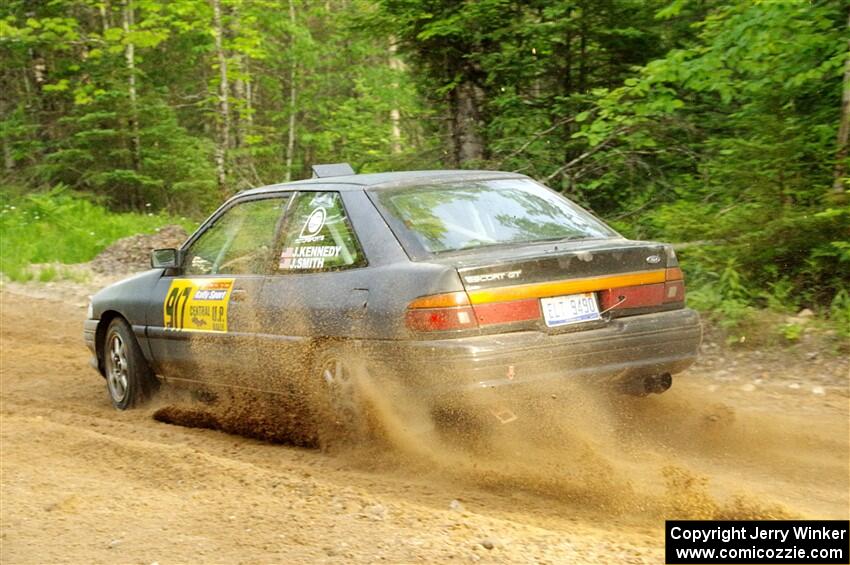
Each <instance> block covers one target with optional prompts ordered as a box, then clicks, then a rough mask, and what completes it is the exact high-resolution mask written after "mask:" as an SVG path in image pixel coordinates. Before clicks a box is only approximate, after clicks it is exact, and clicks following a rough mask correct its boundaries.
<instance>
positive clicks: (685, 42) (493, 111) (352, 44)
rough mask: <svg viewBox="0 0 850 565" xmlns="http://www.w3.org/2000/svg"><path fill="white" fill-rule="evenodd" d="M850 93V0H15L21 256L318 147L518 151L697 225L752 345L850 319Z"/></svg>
mask: <svg viewBox="0 0 850 565" xmlns="http://www.w3.org/2000/svg"><path fill="white" fill-rule="evenodd" d="M848 114H850V9H848V7H847V4H846V3H845V2H844V1H842V0H811V1H810V0H773V1H757V0H740V1H735V0H547V1H542V0H512V1H511V0H477V1H472V0H465V1H450V0H326V1H324V2H322V1H304V0H11V1H8V0H7V1H6V2H3V3H2V5H0V153H2V155H0V161H2V162H1V163H0V230H2V232H0V235H2V239H1V240H0V245H2V248H0V271H2V273H3V275H4V276H5V277H6V278H7V279H12V280H25V279H28V278H32V277H33V276H38V275H33V271H32V270H31V269H29V264H31V263H44V262H59V263H72V262H78V261H86V260H88V259H91V258H92V257H93V256H94V255H95V254H96V253H97V252H99V251H100V250H101V249H103V248H104V247H105V246H107V245H108V244H109V243H111V242H112V241H114V240H115V239H117V238H119V237H122V236H125V235H130V234H133V233H137V232H144V231H148V232H149V231H152V230H154V229H156V228H157V227H159V226H161V225H164V224H166V223H174V222H178V223H182V224H183V225H185V226H186V227H188V228H191V227H192V226H193V225H196V224H197V222H198V221H199V220H201V219H202V218H203V217H204V215H205V214H207V213H209V212H210V211H211V210H212V209H214V208H215V207H216V206H217V204H218V203H220V202H221V201H222V199H223V198H225V197H226V196H229V195H231V194H233V193H235V192H237V191H239V190H243V189H245V188H249V187H252V186H260V185H264V184H272V183H278V182H284V181H287V180H295V179H299V178H305V177H308V176H309V175H310V165H312V164H315V163H329V162H330V163H332V162H341V161H347V162H349V163H351V164H352V166H353V167H354V168H355V169H356V170H357V171H358V172H375V171H389V170H404V169H431V168H485V169H500V170H508V171H519V172H522V173H524V174H527V175H530V176H532V177H534V178H536V179H538V180H540V181H542V182H544V183H546V184H548V185H549V186H551V187H552V188H554V189H556V190H559V191H561V192H562V193H564V194H565V195H566V196H568V197H569V198H571V199H573V200H575V201H576V202H578V203H580V204H582V205H583V206H585V207H587V208H589V209H590V210H592V211H593V212H595V213H596V214H598V215H599V216H601V217H603V218H604V219H606V220H607V221H608V222H609V223H611V224H612V225H613V226H614V227H615V228H617V229H618V230H619V231H620V232H621V233H623V234H624V235H626V236H627V237H631V238H643V239H658V240H663V241H671V242H674V243H676V244H677V248H678V250H679V255H680V257H681V259H682V262H683V264H684V266H685V270H686V273H687V276H688V281H689V291H690V292H689V302H690V304H691V305H693V306H695V307H697V308H699V309H700V310H702V311H704V312H706V313H708V316H709V318H711V319H714V320H715V321H718V322H719V323H720V325H721V326H722V327H724V328H725V330H726V332H727V334H728V335H727V339H729V341H730V342H737V341H740V340H741V338H742V337H744V336H745V335H747V334H752V333H754V328H756V327H758V326H760V325H763V324H765V323H767V322H765V320H769V325H770V327H771V330H770V331H768V332H761V333H762V334H764V335H768V336H773V337H775V338H776V339H780V340H786V341H794V340H797V339H799V338H800V336H801V335H802V332H803V329H804V328H803V325H802V323H798V322H799V320H798V318H794V317H793V315H794V314H795V313H798V312H799V311H800V310H801V309H803V308H807V309H810V310H812V311H813V312H814V313H815V314H816V319H818V320H821V321H822V323H823V324H826V326H825V327H828V328H831V329H829V330H828V331H829V332H832V333H837V334H838V335H840V336H843V337H850V290H848V289H850V192H848V188H850V155H848V119H850V118H849V117H848ZM51 272H52V273H53V274H50V275H48V277H47V278H49V277H51V276H54V275H55V273H56V271H55V270H54V271H51ZM43 273H44V271H42V276H41V278H42V279H44V278H45V277H44V276H43ZM765 316H767V318H766V317H765ZM789 316H791V317H790V318H789Z"/></svg>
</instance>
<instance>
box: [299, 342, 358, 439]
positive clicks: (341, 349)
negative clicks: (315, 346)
mask: <svg viewBox="0 0 850 565" xmlns="http://www.w3.org/2000/svg"><path fill="white" fill-rule="evenodd" d="M364 378H367V374H366V368H365V364H363V363H361V362H359V361H358V360H357V358H356V356H355V355H354V354H353V352H352V351H351V350H350V349H349V348H348V347H345V346H344V345H342V344H333V345H329V346H326V347H325V348H323V349H322V351H321V352H320V353H319V354H318V355H317V356H316V359H315V361H314V363H313V368H312V370H311V372H310V379H311V383H310V389H311V391H312V393H313V394H312V396H313V398H312V399H311V404H312V412H313V413H314V419H315V422H316V432H317V436H318V441H319V446H320V447H321V448H322V449H325V450H326V449H328V448H330V447H332V446H336V445H339V444H352V443H357V442H360V441H363V440H365V439H367V438H368V437H369V436H370V426H369V423H368V414H367V410H366V408H367V403H366V402H365V399H364V398H363V394H362V389H361V384H362V381H363V379H364Z"/></svg>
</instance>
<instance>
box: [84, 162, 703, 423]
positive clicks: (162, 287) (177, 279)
mask: <svg viewBox="0 0 850 565" xmlns="http://www.w3.org/2000/svg"><path fill="white" fill-rule="evenodd" d="M152 264H153V265H154V268H153V269H152V270H150V271H147V272H145V273H142V274H139V275H137V276H135V277H133V278H130V279H128V280H125V281H122V282H120V283H117V284H115V285H113V286H110V287H108V288H106V289H104V290H102V291H101V292H100V293H98V294H97V295H95V296H94V297H93V300H92V305H91V308H90V311H89V319H88V320H87V321H86V322H85V332H84V333H85V340H86V343H87V344H88V347H89V348H90V349H91V350H92V352H93V354H94V355H93V365H94V366H95V367H97V369H98V370H99V371H100V372H101V374H103V375H104V376H105V377H107V384H108V389H109V391H110V394H111V397H112V401H113V403H114V404H115V405H116V406H117V407H119V408H124V407H127V406H129V405H132V404H133V403H135V402H136V400H137V397H142V396H144V394H145V392H146V390H147V388H148V384H149V383H148V384H145V383H147V382H148V381H151V382H153V381H152V379H153V376H156V377H159V378H160V379H165V380H174V381H177V382H184V383H188V384H190V385H198V386H218V387H236V388H247V389H253V390H259V391H266V392H272V393H275V392H279V391H282V390H287V391H290V392H291V391H296V392H297V391H298V390H301V388H300V387H302V386H303V385H304V383H305V381H307V383H308V384H310V383H312V384H315V382H318V381H324V384H326V385H329V386H330V385H331V384H333V383H334V381H335V380H336V381H337V383H336V384H339V381H341V379H342V376H341V375H342V372H343V370H344V369H346V367H345V366H346V365H347V364H349V363H350V362H351V359H353V358H354V357H356V358H357V359H358V360H360V361H362V364H363V366H364V367H365V370H366V371H368V372H369V373H370V374H374V375H380V378H382V379H389V380H390V381H391V382H392V384H393V385H401V386H403V387H405V388H407V389H408V390H411V391H413V393H414V394H415V395H416V396H417V397H426V398H435V399H442V400H444V401H452V400H457V399H461V398H463V399H471V400H474V399H475V398H477V397H479V396H480V397H482V398H484V397H485V395H486V394H485V393H490V394H492V393H493V392H498V394H499V395H500V396H501V397H505V396H510V395H512V394H514V393H517V394H519V393H520V392H522V391H524V390H529V389H534V386H535V385H536V384H539V383H546V384H547V386H548V385H552V386H557V384H558V383H559V382H567V381H570V380H575V379H584V380H589V382H594V383H599V384H600V385H601V384H616V385H617V386H619V387H621V388H625V389H627V390H630V391H632V392H636V393H639V394H640V393H649V392H661V391H663V390H665V389H666V388H667V387H669V386H670V375H671V374H673V373H677V372H680V371H682V370H684V369H686V368H687V367H688V366H689V365H690V364H691V363H692V362H693V361H694V359H695V357H696V355H697V349H698V346H699V343H700V339H701V330H700V323H699V319H698V316H697V314H696V313H695V312H694V311H692V310H690V309H687V308H686V307H685V303H684V285H683V281H682V274H681V270H680V269H679V266H678V263H677V260H676V256H675V253H674V252H673V250H672V248H671V247H670V246H669V245H665V244H661V243H654V242H644V241H630V240H627V239H625V238H623V237H621V236H620V235H618V234H617V233H616V232H614V231H613V230H612V229H610V228H609V227H607V226H606V225H605V224H603V223H602V222H601V221H599V220H598V219H596V218H594V217H593V216H592V215H590V214H589V213H587V212H586V211H584V210H582V209H581V208H579V207H578V206H575V205H574V204H572V203H570V202H569V201H567V200H566V199H564V198H563V197H562V196H560V195H558V194H556V193H554V192H553V191H551V190H549V189H547V188H545V187H543V186H542V185H540V184H538V183H536V182H535V181H533V180H531V179H530V178H528V177H525V176H523V175H519V174H513V173H501V172H491V171H423V172H403V173H382V174H368V175H343V176H335V177H319V178H313V179H310V180H305V181H299V182H292V183H287V184H280V185H273V186H267V187H262V188H256V189H252V190H248V191H245V192H242V193H240V194H238V195H236V196H234V197H233V198H231V199H230V200H228V201H227V202H226V203H225V204H224V205H222V206H221V207H220V208H219V209H218V210H217V211H216V212H215V213H214V214H213V215H212V216H211V217H210V218H209V219H208V220H207V221H206V222H205V223H204V224H203V225H202V226H201V227H200V228H199V229H198V230H197V232H196V233H195V234H194V235H192V236H191V237H190V238H189V239H188V240H187V241H186V243H185V244H184V245H183V246H182V248H181V249H179V250H161V251H157V252H155V253H154V258H153V260H152ZM122 326H123V327H124V330H123V334H120V335H119V336H118V340H117V341H120V343H117V342H116V338H115V335H118V334H116V331H117V330H116V329H115V328H116V327H119V328H120V327H122ZM122 347H123V348H124V349H125V351H124V353H123V354H122V352H121V348H122ZM133 348H135V349H133ZM140 367H141V368H140ZM134 372H136V373H139V372H141V374H142V375H143V376H141V377H137V376H134V375H133V374H132V373H134ZM134 379H135V381H134ZM135 382H141V383H142V384H134V383H135ZM143 385H144V386H143ZM323 386H324V385H323ZM338 392H339V391H336V392H335V393H334V394H338Z"/></svg>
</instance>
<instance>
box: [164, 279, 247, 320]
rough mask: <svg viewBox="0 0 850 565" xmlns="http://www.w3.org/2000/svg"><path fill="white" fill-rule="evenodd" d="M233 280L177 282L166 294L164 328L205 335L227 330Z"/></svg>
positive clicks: (178, 280) (177, 280)
mask: <svg viewBox="0 0 850 565" xmlns="http://www.w3.org/2000/svg"><path fill="white" fill-rule="evenodd" d="M231 290H233V279H175V280H173V281H172V282H171V286H170V287H169V288H168V293H167V294H166V295H165V303H164V304H163V307H162V315H163V319H164V321H165V327H166V328H169V329H173V330H195V331H202V332H226V331H227V303H228V301H229V300H230V291H231Z"/></svg>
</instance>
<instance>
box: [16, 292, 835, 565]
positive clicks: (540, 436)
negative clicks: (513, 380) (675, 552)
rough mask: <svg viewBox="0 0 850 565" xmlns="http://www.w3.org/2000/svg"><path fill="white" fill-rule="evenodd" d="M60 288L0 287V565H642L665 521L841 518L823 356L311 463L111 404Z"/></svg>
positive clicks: (707, 374)
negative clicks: (469, 438)
mask: <svg viewBox="0 0 850 565" xmlns="http://www.w3.org/2000/svg"><path fill="white" fill-rule="evenodd" d="M66 290H67V289H64V290H63V287H62V286H61V285H57V286H55V287H50V288H48V289H47V290H44V291H38V292H35V293H33V292H26V293H23V292H22V291H21V290H20V289H14V288H6V289H5V290H4V291H3V292H2V293H0V305H2V338H1V339H0V347H1V348H2V367H0V378H1V379H2V383H1V384H2V386H1V387H0V388H1V389H2V390H0V417H2V425H0V433H2V444H0V451H2V453H0V471H2V488H1V489H0V496H2V501H0V561H2V562H3V563H54V562H55V563H58V562H73V563H83V562H85V563H92V562H121V563H144V564H150V563H154V562H157V563H160V564H162V565H165V564H167V563H272V562H278V563H322V562H333V563H348V562H370V563H371V562H389V563H398V562H405V563H407V562H414V563H417V562H422V563H432V562H470V561H472V562H475V561H482V562H499V563H501V562H517V563H525V562H535V563H537V562H549V563H566V562H607V563H611V562H620V563H644V562H647V563H659V562H661V561H662V558H661V556H662V552H663V520H664V518H665V517H685V516H688V517H695V518H707V517H730V518H750V517H784V516H804V517H812V518H845V519H846V518H847V517H848V488H849V487H848V482H849V481H850V470H848V445H849V444H850V435H848V425H850V423H848V422H850V417H848V374H847V365H846V362H844V361H841V360H832V361H830V360H818V361H817V362H812V361H811V360H810V361H805V362H804V361H800V362H799V363H797V362H796V361H793V362H791V361H787V362H786V361H785V360H782V361H777V360H771V359H769V358H767V359H760V360H758V363H756V362H755V361H753V362H747V361H742V360H741V359H736V360H734V361H729V362H728V363H725V362H724V360H723V359H719V360H718V359H717V358H715V360H714V366H713V367H707V366H703V367H699V366H698V367H697V368H696V369H694V370H692V371H690V372H689V373H688V374H686V375H685V376H683V377H682V378H680V379H678V381H677V382H676V383H675V384H674V387H673V388H672V389H671V390H670V391H669V392H668V393H666V394H664V395H662V396H659V397H652V398H647V399H643V400H628V401H626V400H624V401H622V402H616V403H611V402H610V401H606V399H603V398H598V397H595V396H594V395H593V394H590V395H588V396H587V397H586V398H582V399H580V400H576V401H575V402H570V403H569V404H565V403H561V404H559V405H558V406H559V408H558V410H553V411H552V414H550V415H546V416H545V417H543V418H534V419H531V420H533V422H532V421H531V420H529V419H526V420H525V421H523V420H522V419H521V421H520V422H519V425H516V426H511V427H510V429H504V430H501V431H500V434H499V435H498V436H497V437H496V441H495V442H494V445H493V446H492V448H491V451H490V452H488V453H479V452H476V453H470V452H465V451H464V450H462V449H459V448H458V449H455V448H453V447H452V446H445V445H433V444H423V445H418V444H417V445H412V444H411V443H410V441H411V440H410V439H409V438H408V440H401V441H400V442H399V444H398V445H397V448H396V449H387V448H383V449H378V448H374V447H372V448H364V449H363V450H361V451H357V452H353V453H340V454H335V455H326V454H322V453H319V452H317V451H313V450H306V449H299V448H293V447H289V446H285V445H274V444H270V443H264V442H260V441H257V440H252V439H247V438H244V437H240V436H235V435H228V434H225V433H222V432H215V431H210V430H204V429H191V428H184V427H179V426H174V425H168V424H164V423H161V422H157V421H155V420H154V419H153V418H152V417H151V415H152V413H153V412H154V410H155V409H156V408H157V407H161V406H162V405H163V404H167V403H168V402H172V401H173V400H174V399H173V398H172V397H170V396H169V394H165V395H164V396H163V397H162V398H161V399H160V400H158V401H157V402H156V403H155V404H154V405H153V406H149V407H146V408H143V409H140V410H135V411H129V412H124V413H119V412H116V411H114V410H113V409H112V408H111V406H110V404H109V402H108V400H107V396H106V392H105V387H104V384H103V381H102V379H101V378H100V377H99V376H98V375H97V374H95V373H94V372H93V371H92V370H91V369H90V368H89V367H88V366H87V352H86V350H85V347H84V346H83V344H82V341H81V329H80V328H81V320H82V318H83V317H84V315H85V309H84V307H83V303H82V302H81V301H80V300H79V296H77V295H78V294H79V293H77V295H75V294H74V292H73V291H67V292H66ZM77 290H78V289H77ZM25 294H26V295H25ZM36 296H42V298H36ZM532 423H533V425H534V428H536V429H532ZM405 441H407V443H405ZM414 443H415V442H414Z"/></svg>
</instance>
